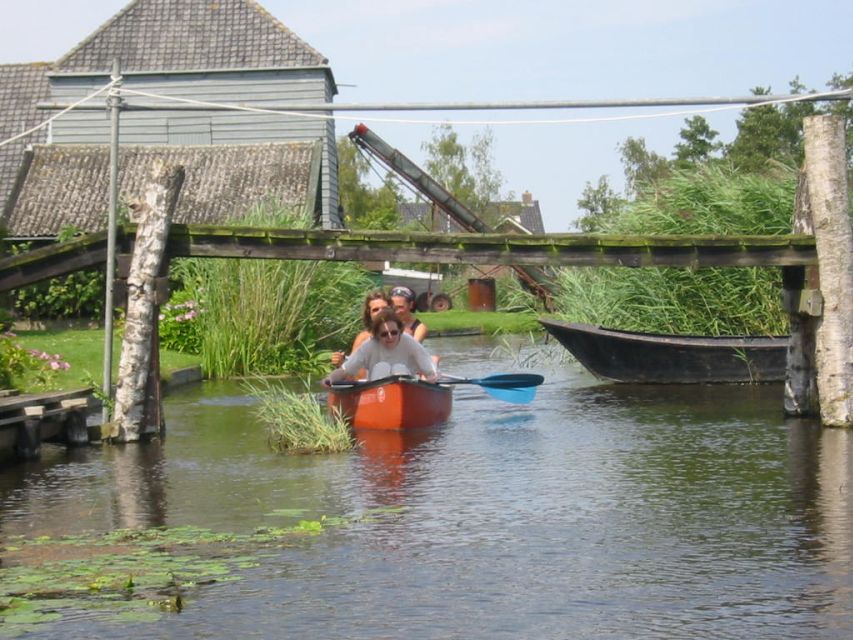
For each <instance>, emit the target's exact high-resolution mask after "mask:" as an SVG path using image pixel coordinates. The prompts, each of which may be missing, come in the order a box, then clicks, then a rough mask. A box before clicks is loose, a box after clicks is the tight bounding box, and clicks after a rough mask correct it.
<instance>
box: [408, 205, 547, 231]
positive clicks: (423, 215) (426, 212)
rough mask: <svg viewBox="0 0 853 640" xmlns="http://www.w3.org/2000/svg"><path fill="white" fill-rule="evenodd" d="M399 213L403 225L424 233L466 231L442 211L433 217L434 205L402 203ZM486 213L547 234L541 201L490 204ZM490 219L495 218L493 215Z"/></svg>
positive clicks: (436, 212) (436, 211)
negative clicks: (540, 205)
mask: <svg viewBox="0 0 853 640" xmlns="http://www.w3.org/2000/svg"><path fill="white" fill-rule="evenodd" d="M397 211H398V212H399V213H400V217H401V218H402V219H403V224H413V223H414V224H417V225H418V227H419V228H420V229H421V230H424V231H443V232H446V233H450V232H459V231H464V229H463V228H462V226H461V225H459V224H457V223H456V221H455V220H451V219H450V218H448V216H447V215H446V214H445V213H444V212H443V211H441V210H440V209H437V208H436V210H435V217H434V218H433V217H432V205H431V204H430V203H428V202H401V203H400V204H399V205H398V206H397ZM486 212H487V213H490V214H495V213H496V214H497V217H498V219H499V220H501V219H504V218H512V219H514V220H515V221H516V222H518V223H519V224H520V225H521V226H523V227H524V228H525V229H527V230H528V231H529V232H530V233H545V226H544V225H543V223H542V212H541V210H540V209H539V201H538V200H532V199H530V201H529V202H526V201H513V200H510V201H501V202H492V203H489V205H487V207H486ZM490 217H495V216H494V215H491V216H490Z"/></svg>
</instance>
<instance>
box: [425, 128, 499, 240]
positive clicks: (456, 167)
mask: <svg viewBox="0 0 853 640" xmlns="http://www.w3.org/2000/svg"><path fill="white" fill-rule="evenodd" d="M493 146H494V136H493V134H492V132H491V130H490V129H486V130H485V131H484V132H483V133H480V134H475V135H474V136H473V138H472V140H471V144H470V145H469V146H467V147H466V146H465V145H464V144H463V143H462V142H461V141H460V140H459V135H458V134H457V133H456V131H454V130H453V127H452V126H451V125H449V124H442V125H439V126H437V127H435V129H433V137H432V139H430V140H429V141H427V142H424V143H423V144H422V145H421V148H422V149H423V150H424V151H426V152H427V156H428V157H427V160H426V163H425V168H426V171H427V173H429V174H430V176H432V177H433V178H434V179H435V180H436V181H437V182H438V183H439V184H441V185H442V186H443V187H444V188H445V189H447V190H448V191H449V192H450V193H451V194H453V196H454V197H456V199H458V200H459V201H460V202H462V203H463V204H465V206H467V207H468V208H469V209H471V211H473V212H474V214H475V215H477V216H478V217H480V218H481V219H482V220H483V221H484V222H485V223H486V224H488V225H490V226H492V225H494V224H496V223H497V222H498V221H499V220H498V218H499V217H500V216H499V212H497V211H491V210H490V209H489V207H488V205H489V203H491V202H493V201H496V200H499V199H500V191H501V187H502V186H503V183H504V179H503V176H502V175H501V173H500V172H499V171H497V170H496V169H495V168H494V167H493V158H492V155H493V152H492V149H493Z"/></svg>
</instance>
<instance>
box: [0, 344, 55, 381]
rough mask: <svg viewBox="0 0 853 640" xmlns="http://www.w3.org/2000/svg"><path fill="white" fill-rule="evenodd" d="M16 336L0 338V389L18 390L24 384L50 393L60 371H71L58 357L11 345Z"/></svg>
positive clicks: (18, 345)
mask: <svg viewBox="0 0 853 640" xmlns="http://www.w3.org/2000/svg"><path fill="white" fill-rule="evenodd" d="M15 337H16V336H15V334H14V333H11V332H6V333H3V334H0V388H3V389H20V388H21V387H22V386H23V385H24V384H25V383H26V384H28V385H32V386H35V387H39V388H44V389H50V388H51V387H52V386H53V382H54V379H55V377H56V375H57V373H59V372H60V371H65V370H67V369H70V368H71V365H70V364H68V363H67V362H65V360H63V358H62V356H61V355H60V354H58V353H57V354H49V353H46V352H44V351H39V350H37V349H25V348H24V347H22V346H21V345H20V344H18V343H16V342H15V341H14V338H15Z"/></svg>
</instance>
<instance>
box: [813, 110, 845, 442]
mask: <svg viewBox="0 0 853 640" xmlns="http://www.w3.org/2000/svg"><path fill="white" fill-rule="evenodd" d="M803 124H804V131H805V151H806V163H805V166H806V176H807V179H808V184H809V204H810V207H811V212H812V221H813V223H814V235H815V245H816V247H817V257H818V264H819V265H820V281H821V294H822V297H823V316H822V317H821V318H820V319H819V321H818V325H817V334H816V339H815V361H816V364H817V388H818V394H819V396H820V418H821V422H822V424H823V425H824V426H829V427H853V226H851V223H850V196H849V191H848V184H847V153H846V149H845V140H846V138H845V128H844V118H843V117H842V116H828V115H825V116H811V117H808V118H805V120H804V122H803Z"/></svg>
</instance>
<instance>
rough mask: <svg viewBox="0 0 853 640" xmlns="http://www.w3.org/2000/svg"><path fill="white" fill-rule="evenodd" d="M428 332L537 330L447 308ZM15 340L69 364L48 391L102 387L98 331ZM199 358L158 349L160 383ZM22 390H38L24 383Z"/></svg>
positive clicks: (521, 317)
mask: <svg viewBox="0 0 853 640" xmlns="http://www.w3.org/2000/svg"><path fill="white" fill-rule="evenodd" d="M418 317H419V318H420V319H421V321H422V322H425V323H426V325H427V326H428V327H429V329H430V331H431V332H432V333H433V334H435V333H436V332H443V331H454V330H476V331H481V332H483V333H485V334H489V335H491V334H511V333H520V334H524V333H530V332H531V331H537V332H538V331H541V329H542V328H541V326H540V325H539V323H538V322H536V314H535V313H532V312H522V313H508V312H500V311H498V312H494V313H491V312H475V311H463V310H457V309H451V310H450V311H445V312H443V313H419V314H418ZM15 333H16V335H17V338H16V339H15V341H16V342H17V343H19V344H21V345H22V346H23V347H25V348H27V349H38V350H40V351H46V352H48V353H51V354H60V355H61V356H62V358H63V360H65V361H66V362H68V363H69V364H70V365H71V368H70V369H68V370H67V371H58V372H57V373H56V374H55V377H54V379H53V384H52V387H51V388H52V390H56V391H64V390H69V389H79V388H80V387H88V386H91V385H92V384H93V383H94V384H95V385H96V386H100V385H101V384H102V376H103V368H104V364H103V362H104V361H103V348H104V332H103V330H102V329H52V330H44V331H17V332H15ZM120 355H121V333H119V332H117V333H116V337H115V339H114V340H113V376H114V377H115V375H116V374H117V372H118V364H119V357H120ZM200 363H201V358H200V356H195V355H190V354H186V353H178V352H175V351H167V350H165V349H161V350H160V371H161V376H162V377H163V379H164V380H168V379H169V374H170V372H172V371H175V370H177V369H183V368H186V367H193V366H198V365H200ZM24 382H25V384H24V391H40V390H41V389H36V388H35V387H32V386H31V385H30V384H28V381H27V380H25V381H24Z"/></svg>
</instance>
